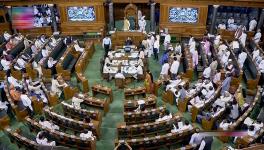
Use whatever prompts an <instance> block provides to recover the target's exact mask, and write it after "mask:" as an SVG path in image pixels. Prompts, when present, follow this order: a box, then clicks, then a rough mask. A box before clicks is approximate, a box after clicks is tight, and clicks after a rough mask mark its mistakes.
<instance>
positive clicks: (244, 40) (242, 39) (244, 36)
mask: <svg viewBox="0 0 264 150" xmlns="http://www.w3.org/2000/svg"><path fill="white" fill-rule="evenodd" d="M239 40H240V42H241V44H242V45H243V46H244V47H245V46H246V40H247V33H246V32H245V31H242V34H241V36H240V37H239Z"/></svg>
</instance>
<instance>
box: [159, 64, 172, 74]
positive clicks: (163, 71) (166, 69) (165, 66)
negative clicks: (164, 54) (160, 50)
mask: <svg viewBox="0 0 264 150" xmlns="http://www.w3.org/2000/svg"><path fill="white" fill-rule="evenodd" d="M169 69H170V65H169V64H168V63H165V64H163V66H162V67H161V72H160V74H161V75H168V73H169Z"/></svg>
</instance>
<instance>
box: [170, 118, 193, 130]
mask: <svg viewBox="0 0 264 150" xmlns="http://www.w3.org/2000/svg"><path fill="white" fill-rule="evenodd" d="M189 129H192V125H191V124H190V123H189V121H188V120H185V121H184V125H183V122H182V121H180V122H178V126H177V127H176V126H175V125H174V124H173V129H172V130H171V132H172V133H176V132H179V131H184V130H189Z"/></svg>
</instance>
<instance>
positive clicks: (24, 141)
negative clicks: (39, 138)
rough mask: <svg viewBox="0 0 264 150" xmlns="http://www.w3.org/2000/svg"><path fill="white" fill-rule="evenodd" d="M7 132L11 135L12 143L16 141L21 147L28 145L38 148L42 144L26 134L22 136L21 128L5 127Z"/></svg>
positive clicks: (28, 146) (30, 147) (29, 147)
mask: <svg viewBox="0 0 264 150" xmlns="http://www.w3.org/2000/svg"><path fill="white" fill-rule="evenodd" d="M5 132H6V133H7V134H8V135H9V137H10V139H11V142H12V143H13V142H16V144H17V145H18V147H19V148H21V147H26V148H28V149H35V150H37V149H38V148H39V146H40V145H39V144H38V143H37V142H36V141H34V140H31V139H28V138H27V137H25V136H22V135H21V134H20V131H19V130H15V131H12V129H11V128H7V129H5ZM47 147H48V146H47Z"/></svg>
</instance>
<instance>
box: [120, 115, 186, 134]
mask: <svg viewBox="0 0 264 150" xmlns="http://www.w3.org/2000/svg"><path fill="white" fill-rule="evenodd" d="M181 119H182V118H181V117H179V116H177V115H175V116H173V117H172V118H171V119H169V120H164V121H159V122H150V123H142V124H135V125H126V123H119V124H118V125H117V135H118V139H130V138H135V137H148V136H150V135H153V134H155V135H156V134H158V133H168V132H171V130H172V129H173V124H177V122H179V121H181Z"/></svg>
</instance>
